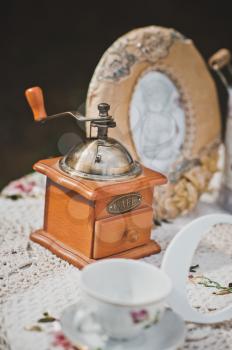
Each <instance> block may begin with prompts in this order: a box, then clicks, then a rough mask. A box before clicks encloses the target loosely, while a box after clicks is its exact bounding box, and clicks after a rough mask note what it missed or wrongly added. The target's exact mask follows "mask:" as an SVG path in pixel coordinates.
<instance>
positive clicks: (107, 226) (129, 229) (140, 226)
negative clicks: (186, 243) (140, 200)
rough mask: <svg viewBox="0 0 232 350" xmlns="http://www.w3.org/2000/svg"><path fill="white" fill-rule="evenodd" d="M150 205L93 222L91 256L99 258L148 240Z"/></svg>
mask: <svg viewBox="0 0 232 350" xmlns="http://www.w3.org/2000/svg"><path fill="white" fill-rule="evenodd" d="M152 217H153V212H152V208H151V207H147V208H142V209H138V210H133V211H131V212H129V213H127V214H123V215H117V216H115V217H113V218H106V219H102V220H97V221H96V223H95V235H94V248H93V258H94V259H99V258H104V257H107V256H110V255H112V252H114V254H115V253H120V252H123V251H126V250H129V249H131V248H134V247H138V246H141V245H144V244H146V243H147V242H149V240H150V233H151V226H152Z"/></svg>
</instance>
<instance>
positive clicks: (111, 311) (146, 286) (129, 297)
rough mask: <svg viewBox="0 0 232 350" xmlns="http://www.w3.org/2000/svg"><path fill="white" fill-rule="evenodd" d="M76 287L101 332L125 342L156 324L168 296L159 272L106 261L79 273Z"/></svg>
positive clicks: (166, 281)
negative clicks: (78, 285) (78, 281)
mask: <svg viewBox="0 0 232 350" xmlns="http://www.w3.org/2000/svg"><path fill="white" fill-rule="evenodd" d="M80 285H81V290H82V296H83V302H84V305H85V307H86V309H85V313H83V316H84V314H85V316H87V315H88V316H89V314H90V313H91V314H92V315H94V318H95V320H97V322H98V323H99V324H100V326H101V328H102V329H103V330H104V332H105V333H106V334H107V335H108V336H110V337H112V338H117V339H129V338H131V337H134V336H136V335H137V334H139V332H140V331H141V330H142V329H143V328H145V327H148V326H149V325H152V324H155V323H158V322H159V321H160V319H161V317H162V315H163V312H164V310H165V299H166V297H167V296H168V295H169V293H170V292H171V281H170V279H169V277H168V276H167V275H166V274H165V273H164V272H163V271H162V270H160V269H158V268H156V267H154V266H152V265H150V264H148V263H145V262H141V261H136V260H129V259H107V260H101V261H99V262H96V263H94V264H91V265H88V266H87V267H85V268H84V269H83V270H82V271H81V277H80Z"/></svg>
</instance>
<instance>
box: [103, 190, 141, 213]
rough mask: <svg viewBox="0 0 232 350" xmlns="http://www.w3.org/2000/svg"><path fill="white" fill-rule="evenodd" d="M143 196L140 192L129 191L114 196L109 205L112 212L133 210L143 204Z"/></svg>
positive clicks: (109, 210) (108, 207)
mask: <svg viewBox="0 0 232 350" xmlns="http://www.w3.org/2000/svg"><path fill="white" fill-rule="evenodd" d="M141 201H142V196H141V194H139V193H129V194H125V195H122V196H119V197H116V198H114V199H113V200H112V201H111V202H110V203H109V204H108V205H107V210H108V212H109V213H110V214H123V213H126V212H127V211H130V210H133V209H135V208H136V207H138V206H139V205H140V204H141Z"/></svg>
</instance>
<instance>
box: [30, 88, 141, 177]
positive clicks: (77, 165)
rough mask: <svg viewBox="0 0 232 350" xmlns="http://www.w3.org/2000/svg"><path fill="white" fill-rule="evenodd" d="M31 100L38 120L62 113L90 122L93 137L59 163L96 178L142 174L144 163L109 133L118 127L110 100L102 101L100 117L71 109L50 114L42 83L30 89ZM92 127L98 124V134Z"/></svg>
mask: <svg viewBox="0 0 232 350" xmlns="http://www.w3.org/2000/svg"><path fill="white" fill-rule="evenodd" d="M25 94H26V98H27V101H28V103H29V105H30V107H31V109H32V111H33V114H34V119H35V121H39V122H40V121H42V122H43V121H46V120H50V119H54V118H59V117H72V118H74V119H75V120H76V121H78V122H90V137H89V138H87V139H86V140H85V141H84V142H83V143H80V144H78V145H75V146H74V147H72V149H71V150H70V151H69V152H68V153H67V155H65V156H64V157H62V158H61V160H60V162H59V167H60V169H61V170H62V171H64V172H65V173H67V174H69V175H70V176H71V177H73V178H78V177H81V178H85V179H89V180H95V181H113V180H116V181H123V180H129V179H131V178H134V177H136V176H138V175H140V174H141V171H142V168H141V165H140V164H139V163H138V162H137V161H134V160H133V159H132V157H131V155H130V153H129V152H128V151H127V149H126V148H125V147H124V146H123V145H122V144H121V143H120V142H118V141H117V140H115V139H113V138H110V137H108V128H115V127H116V122H115V120H114V119H113V117H112V116H110V115H109V114H108V111H109V109H110V106H109V105H108V104H107V103H100V104H99V105H98V111H99V115H98V116H97V117H92V118H91V117H85V116H83V115H81V114H80V113H79V112H78V111H68V112H63V113H58V114H55V115H51V116H47V113H46V110H45V107H44V98H43V92H42V90H41V88H39V87H33V88H30V89H27V90H26V93H25ZM92 128H97V136H96V137H92V136H91V130H92Z"/></svg>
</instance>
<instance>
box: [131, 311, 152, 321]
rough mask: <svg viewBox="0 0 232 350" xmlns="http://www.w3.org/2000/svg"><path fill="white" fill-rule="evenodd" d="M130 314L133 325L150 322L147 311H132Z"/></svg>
mask: <svg viewBox="0 0 232 350" xmlns="http://www.w3.org/2000/svg"><path fill="white" fill-rule="evenodd" d="M130 314H131V318H132V321H133V323H140V322H144V321H147V320H149V312H148V311H147V310H146V309H141V310H138V311H131V312H130Z"/></svg>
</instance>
